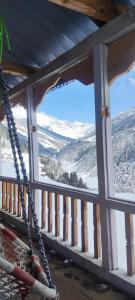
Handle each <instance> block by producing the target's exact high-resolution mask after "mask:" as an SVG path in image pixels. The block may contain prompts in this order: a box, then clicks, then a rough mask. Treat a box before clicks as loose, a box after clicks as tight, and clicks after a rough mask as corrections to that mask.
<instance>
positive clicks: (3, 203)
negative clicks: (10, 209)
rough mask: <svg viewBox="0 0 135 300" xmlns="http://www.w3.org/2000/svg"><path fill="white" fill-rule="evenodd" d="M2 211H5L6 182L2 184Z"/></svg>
mask: <svg viewBox="0 0 135 300" xmlns="http://www.w3.org/2000/svg"><path fill="white" fill-rule="evenodd" d="M2 209H6V182H2Z"/></svg>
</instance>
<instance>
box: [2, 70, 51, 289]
mask: <svg viewBox="0 0 135 300" xmlns="http://www.w3.org/2000/svg"><path fill="white" fill-rule="evenodd" d="M0 86H1V90H2V97H3V104H4V109H5V114H6V118H7V124H8V132H9V137H10V142H11V148H12V153H13V158H14V165H15V170H16V176H17V181H18V186H19V193H20V198H21V203H22V209H23V216H24V220H25V224H26V226H27V233H28V239H29V245H30V250H31V251H32V252H33V250H32V241H31V234H30V224H29V222H28V218H27V214H26V208H25V201H24V195H23V192H22V187H21V183H20V173H19V165H18V161H17V154H18V158H19V161H20V165H21V170H22V174H23V180H24V183H25V186H26V189H27V194H28V204H29V206H30V208H31V211H32V218H33V222H34V226H35V233H36V238H37V240H38V243H39V250H40V254H41V260H42V263H43V267H44V271H45V273H46V277H47V280H48V285H49V287H50V288H55V286H54V284H53V282H52V279H51V275H50V270H49V266H48V260H47V257H46V253H45V248H44V243H43V240H42V237H41V233H40V228H39V225H38V219H37V216H36V213H35V205H34V202H33V200H32V195H31V190H30V185H29V181H28V177H27V173H26V168H25V165H24V161H23V156H22V151H21V147H20V142H19V138H18V134H17V129H16V125H15V122H14V118H13V113H12V110H11V105H10V101H9V98H8V88H7V85H6V82H5V80H4V78H3V72H2V69H0Z"/></svg>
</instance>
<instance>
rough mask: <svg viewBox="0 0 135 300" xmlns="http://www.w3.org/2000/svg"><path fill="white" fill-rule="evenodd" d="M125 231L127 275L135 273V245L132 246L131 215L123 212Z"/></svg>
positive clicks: (132, 229) (132, 226) (132, 227)
mask: <svg viewBox="0 0 135 300" xmlns="http://www.w3.org/2000/svg"><path fill="white" fill-rule="evenodd" d="M125 231H126V254H127V275H129V276H132V275H133V274H134V273H135V247H134V225H133V215H132V214H129V213H125Z"/></svg>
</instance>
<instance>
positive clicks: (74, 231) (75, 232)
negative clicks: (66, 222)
mask: <svg viewBox="0 0 135 300" xmlns="http://www.w3.org/2000/svg"><path fill="white" fill-rule="evenodd" d="M77 215H78V214H77V199H74V198H71V218H72V223H71V244H72V246H76V245H77V244H78V222H77Z"/></svg>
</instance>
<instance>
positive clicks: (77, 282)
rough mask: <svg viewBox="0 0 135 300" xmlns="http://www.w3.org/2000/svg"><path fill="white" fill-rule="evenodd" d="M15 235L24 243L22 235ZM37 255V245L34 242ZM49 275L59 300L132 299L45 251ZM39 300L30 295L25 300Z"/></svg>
mask: <svg viewBox="0 0 135 300" xmlns="http://www.w3.org/2000/svg"><path fill="white" fill-rule="evenodd" d="M17 235H18V236H19V237H20V238H21V239H22V240H23V241H24V242H26V241H27V239H26V237H24V235H23V234H20V233H19V234H18V233H17ZM34 248H35V251H36V252H37V253H38V248H37V244H36V243H35V242H34ZM47 256H48V260H49V266H50V270H51V274H52V276H53V279H54V282H55V285H56V286H57V289H58V291H59V293H60V300H88V299H89V300H132V299H133V298H132V297H130V296H128V295H126V294H125V293H122V292H121V291H119V290H116V288H114V287H112V286H110V285H109V284H107V283H105V282H104V281H102V280H101V279H99V278H98V277H97V276H95V275H93V274H91V273H89V272H87V271H85V270H83V269H81V268H80V267H78V266H77V265H75V264H74V262H71V261H68V260H65V259H64V258H62V257H61V256H59V255H58V254H56V253H55V252H54V251H53V250H50V249H47ZM38 299H41V298H40V297H38V296H33V295H30V296H28V297H27V300H38Z"/></svg>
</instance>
